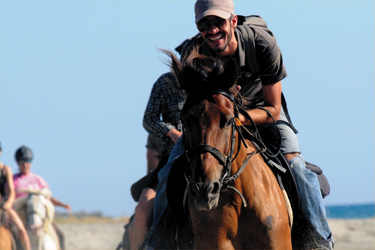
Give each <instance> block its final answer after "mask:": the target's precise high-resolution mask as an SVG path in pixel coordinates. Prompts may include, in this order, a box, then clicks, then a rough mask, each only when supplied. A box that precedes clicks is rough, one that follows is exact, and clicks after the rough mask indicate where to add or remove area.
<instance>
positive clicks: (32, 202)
mask: <svg viewBox="0 0 375 250" xmlns="http://www.w3.org/2000/svg"><path fill="white" fill-rule="evenodd" d="M19 191H20V192H23V193H27V194H28V196H27V199H26V200H25V206H26V211H25V216H26V222H27V229H28V231H29V232H30V234H31V235H33V236H36V237H39V236H41V234H42V233H43V231H44V229H45V228H46V223H48V222H52V220H53V215H54V206H53V205H52V203H51V201H50V199H51V194H52V193H51V191H50V190H49V189H46V188H44V189H41V190H38V191H34V190H19Z"/></svg>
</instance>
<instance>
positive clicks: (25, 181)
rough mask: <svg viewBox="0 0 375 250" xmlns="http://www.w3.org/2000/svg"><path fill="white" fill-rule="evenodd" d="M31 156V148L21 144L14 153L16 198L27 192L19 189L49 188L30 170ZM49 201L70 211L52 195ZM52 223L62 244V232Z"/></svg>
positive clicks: (68, 207) (70, 210) (69, 209)
mask: <svg viewBox="0 0 375 250" xmlns="http://www.w3.org/2000/svg"><path fill="white" fill-rule="evenodd" d="M33 158H34V156H33V153H32V151H31V149H30V148H28V147H26V146H21V147H20V148H18V149H17V151H16V153H15V159H16V161H17V164H18V167H19V173H18V174H15V175H13V182H14V188H15V190H16V200H17V199H18V198H21V197H25V196H27V195H28V194H27V193H23V192H21V191H18V190H20V189H24V190H25V189H29V190H35V191H38V190H41V189H43V188H48V189H49V185H48V183H47V182H46V181H45V180H44V179H43V178H42V177H41V176H39V175H36V174H34V173H32V172H31V161H32V160H33ZM51 202H52V204H53V205H54V206H58V207H63V208H65V209H67V210H68V211H69V213H71V212H72V209H71V207H70V205H69V204H65V203H62V202H61V201H59V200H57V199H56V198H54V197H51ZM52 225H53V226H54V228H55V230H56V233H57V235H58V237H59V239H60V244H63V243H64V235H63V233H62V232H61V230H60V229H59V228H58V227H57V226H56V225H55V224H53V223H52ZM61 248H62V249H64V248H65V247H64V245H62V246H61Z"/></svg>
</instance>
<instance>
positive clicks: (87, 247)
mask: <svg viewBox="0 0 375 250" xmlns="http://www.w3.org/2000/svg"><path fill="white" fill-rule="evenodd" d="M328 222H329V225H330V227H331V230H332V232H333V236H334V240H335V249H337V250H340V249H352V250H357V249H358V250H359V249H375V218H372V219H350V220H347V219H345V220H344V219H329V220H328ZM125 223H126V220H121V221H118V220H117V221H116V220H114V221H107V222H74V223H64V222H59V223H57V225H58V226H59V227H60V229H61V230H62V231H63V232H64V234H65V244H66V250H114V249H116V247H117V245H118V243H119V242H120V241H121V238H122V235H123V233H124V225H125Z"/></svg>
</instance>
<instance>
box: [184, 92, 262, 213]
mask: <svg viewBox="0 0 375 250" xmlns="http://www.w3.org/2000/svg"><path fill="white" fill-rule="evenodd" d="M211 92H212V93H213V94H221V95H223V96H225V97H227V98H228V99H229V100H231V101H232V102H233V104H234V115H235V117H234V118H232V119H231V120H230V122H231V127H232V138H231V148H230V151H229V154H228V155H226V156H224V155H223V154H222V153H221V152H220V151H219V150H218V149H216V148H215V147H212V146H211V145H207V144H198V145H196V146H194V147H193V148H191V149H187V148H186V149H185V155H186V159H187V161H188V162H191V158H192V157H193V156H195V155H198V154H204V153H210V154H211V155H213V156H214V157H215V158H216V159H217V160H218V161H219V163H220V165H222V166H223V167H224V174H223V176H222V178H221V179H220V184H221V186H220V190H227V189H230V190H233V191H235V192H236V193H237V194H238V195H239V196H240V197H241V200H242V202H243V206H244V207H247V203H246V200H245V198H244V197H243V195H242V194H241V193H240V191H238V190H237V189H236V188H235V187H234V186H232V185H230V183H232V182H234V181H235V180H236V179H237V178H238V177H239V176H240V174H241V173H242V171H243V170H244V169H245V167H246V166H247V163H248V162H249V160H250V159H251V157H253V156H254V155H256V154H258V153H263V152H266V146H265V145H264V144H263V142H262V141H261V140H260V139H259V138H257V136H254V135H253V134H252V133H251V132H249V131H248V130H247V129H246V128H245V127H244V126H243V125H242V124H241V122H240V120H239V119H238V118H239V109H242V107H241V106H242V97H241V106H238V105H237V104H236V102H235V100H234V97H233V95H232V94H231V93H229V92H228V91H225V90H222V89H212V91H211ZM246 114H247V113H246ZM248 117H250V116H249V115H248ZM250 120H251V121H252V119H251V117H250ZM252 122H253V121H252ZM253 124H254V123H253ZM241 128H243V129H244V130H245V131H247V132H248V134H249V135H250V136H251V137H252V138H253V139H254V140H256V142H257V143H259V145H258V146H260V145H262V146H261V147H259V148H258V149H257V150H255V151H253V152H251V153H249V154H247V157H246V159H245V161H244V162H243V163H242V165H241V167H240V168H239V169H238V170H237V172H236V173H234V174H233V175H232V176H230V174H231V171H232V162H233V161H234V160H235V159H236V157H237V155H238V153H239V152H240V149H241V145H242V144H243V145H244V146H245V147H246V148H247V144H246V141H245V138H244V136H243V134H242V132H241ZM236 132H237V134H238V136H239V142H238V146H237V154H236V155H235V156H233V155H234V150H235V148H234V147H235V143H236ZM256 133H258V131H256ZM185 145H186V142H185ZM185 179H186V181H187V183H188V184H187V186H186V189H185V194H184V199H183V203H184V204H185V202H186V199H187V193H188V190H189V186H190V183H191V182H190V179H191V176H189V177H188V176H187V175H186V172H185Z"/></svg>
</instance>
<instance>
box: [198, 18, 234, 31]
mask: <svg viewBox="0 0 375 250" xmlns="http://www.w3.org/2000/svg"><path fill="white" fill-rule="evenodd" d="M232 17H233V15H231V16H230V17H229V18H228V19H223V18H220V17H217V18H215V19H213V20H207V19H204V20H202V21H200V22H199V23H198V24H197V28H198V30H199V31H200V32H205V31H207V30H208V29H209V28H210V27H211V25H214V26H215V28H220V27H221V26H223V24H224V23H226V22H227V21H230V20H231V19H232Z"/></svg>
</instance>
